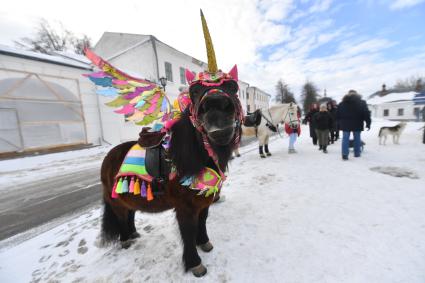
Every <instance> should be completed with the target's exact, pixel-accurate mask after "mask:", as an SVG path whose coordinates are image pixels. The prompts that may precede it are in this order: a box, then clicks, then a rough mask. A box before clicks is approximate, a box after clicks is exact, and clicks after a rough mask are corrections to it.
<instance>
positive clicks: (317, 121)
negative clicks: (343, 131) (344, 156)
mask: <svg viewBox="0 0 425 283" xmlns="http://www.w3.org/2000/svg"><path fill="white" fill-rule="evenodd" d="M313 120H314V125H315V126H316V134H317V139H318V141H319V150H323V153H328V150H327V147H328V144H329V131H330V130H331V128H332V125H333V119H332V116H331V114H330V113H329V112H328V107H327V105H326V104H322V105H320V111H319V112H317V113H316V114H314V116H313Z"/></svg>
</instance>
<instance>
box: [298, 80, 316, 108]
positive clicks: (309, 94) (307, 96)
mask: <svg viewBox="0 0 425 283" xmlns="http://www.w3.org/2000/svg"><path fill="white" fill-rule="evenodd" d="M317 96H318V94H317V87H316V86H315V85H314V84H313V83H312V82H309V81H307V82H306V83H305V84H304V86H303V88H302V93H301V99H302V100H303V110H304V113H308V111H309V108H310V105H311V104H312V103H314V102H317Z"/></svg>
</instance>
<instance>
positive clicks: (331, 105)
mask: <svg viewBox="0 0 425 283" xmlns="http://www.w3.org/2000/svg"><path fill="white" fill-rule="evenodd" d="M327 106H328V112H329V114H331V116H332V127H331V129H330V142H331V143H334V142H336V141H337V140H338V138H339V130H338V125H337V123H336V109H337V105H336V101H335V100H332V101H329V102H328V104H327Z"/></svg>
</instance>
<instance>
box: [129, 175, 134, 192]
mask: <svg viewBox="0 0 425 283" xmlns="http://www.w3.org/2000/svg"><path fill="white" fill-rule="evenodd" d="M129 192H130V193H134V177H131V181H130V191H129Z"/></svg>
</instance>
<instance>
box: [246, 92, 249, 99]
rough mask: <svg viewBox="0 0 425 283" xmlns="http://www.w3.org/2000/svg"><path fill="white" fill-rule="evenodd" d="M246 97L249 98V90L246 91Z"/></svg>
mask: <svg viewBox="0 0 425 283" xmlns="http://www.w3.org/2000/svg"><path fill="white" fill-rule="evenodd" d="M246 99H247V100H248V99H249V92H246Z"/></svg>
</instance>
